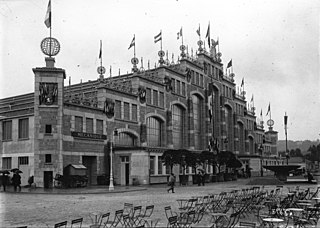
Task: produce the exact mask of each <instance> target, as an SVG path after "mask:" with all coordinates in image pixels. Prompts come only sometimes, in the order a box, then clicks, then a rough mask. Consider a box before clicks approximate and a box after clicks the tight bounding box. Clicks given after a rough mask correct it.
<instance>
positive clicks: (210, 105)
mask: <svg viewBox="0 0 320 228" xmlns="http://www.w3.org/2000/svg"><path fill="white" fill-rule="evenodd" d="M213 99H214V97H213V93H211V94H210V96H209V97H208V106H209V118H210V123H211V120H212V116H213V110H212V109H213V107H212V106H213V102H212V100H213Z"/></svg>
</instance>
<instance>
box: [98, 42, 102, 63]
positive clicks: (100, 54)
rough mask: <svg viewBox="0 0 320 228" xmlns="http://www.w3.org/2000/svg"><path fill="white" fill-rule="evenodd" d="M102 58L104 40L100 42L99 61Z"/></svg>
mask: <svg viewBox="0 0 320 228" xmlns="http://www.w3.org/2000/svg"><path fill="white" fill-rule="evenodd" d="M101 58H102V40H100V52H99V59H101Z"/></svg>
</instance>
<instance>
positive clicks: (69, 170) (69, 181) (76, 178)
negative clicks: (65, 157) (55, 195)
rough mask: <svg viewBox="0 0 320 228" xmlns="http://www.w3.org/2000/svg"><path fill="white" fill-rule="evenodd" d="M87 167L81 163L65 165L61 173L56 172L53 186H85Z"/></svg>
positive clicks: (86, 182)
mask: <svg viewBox="0 0 320 228" xmlns="http://www.w3.org/2000/svg"><path fill="white" fill-rule="evenodd" d="M86 170H87V168H86V167H85V166H84V165H82V164H79V165H73V164H70V165H67V166H66V167H65V168H64V169H63V175H61V174H56V176H55V178H54V186H55V187H56V188H77V187H86V186H87V184H88V176H87V175H86Z"/></svg>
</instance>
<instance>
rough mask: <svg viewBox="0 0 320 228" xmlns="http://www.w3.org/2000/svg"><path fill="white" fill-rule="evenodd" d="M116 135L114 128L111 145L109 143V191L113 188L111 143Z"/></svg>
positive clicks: (116, 131)
mask: <svg viewBox="0 0 320 228" xmlns="http://www.w3.org/2000/svg"><path fill="white" fill-rule="evenodd" d="M117 135H118V130H117V128H115V129H114V130H113V131H112V140H111V143H110V178H109V180H110V181H109V191H113V190H114V186H113V168H112V164H113V161H112V160H113V147H112V146H113V145H112V144H113V142H114V136H117Z"/></svg>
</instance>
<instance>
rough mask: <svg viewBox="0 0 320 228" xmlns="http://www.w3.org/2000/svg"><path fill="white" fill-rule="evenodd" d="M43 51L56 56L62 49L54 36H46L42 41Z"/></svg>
mask: <svg viewBox="0 0 320 228" xmlns="http://www.w3.org/2000/svg"><path fill="white" fill-rule="evenodd" d="M40 47H41V51H42V52H43V54H45V55H48V56H55V55H57V54H58V53H59V51H60V43H59V41H58V40H57V39H55V38H53V37H46V38H44V39H43V40H42V41H41V45H40Z"/></svg>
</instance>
